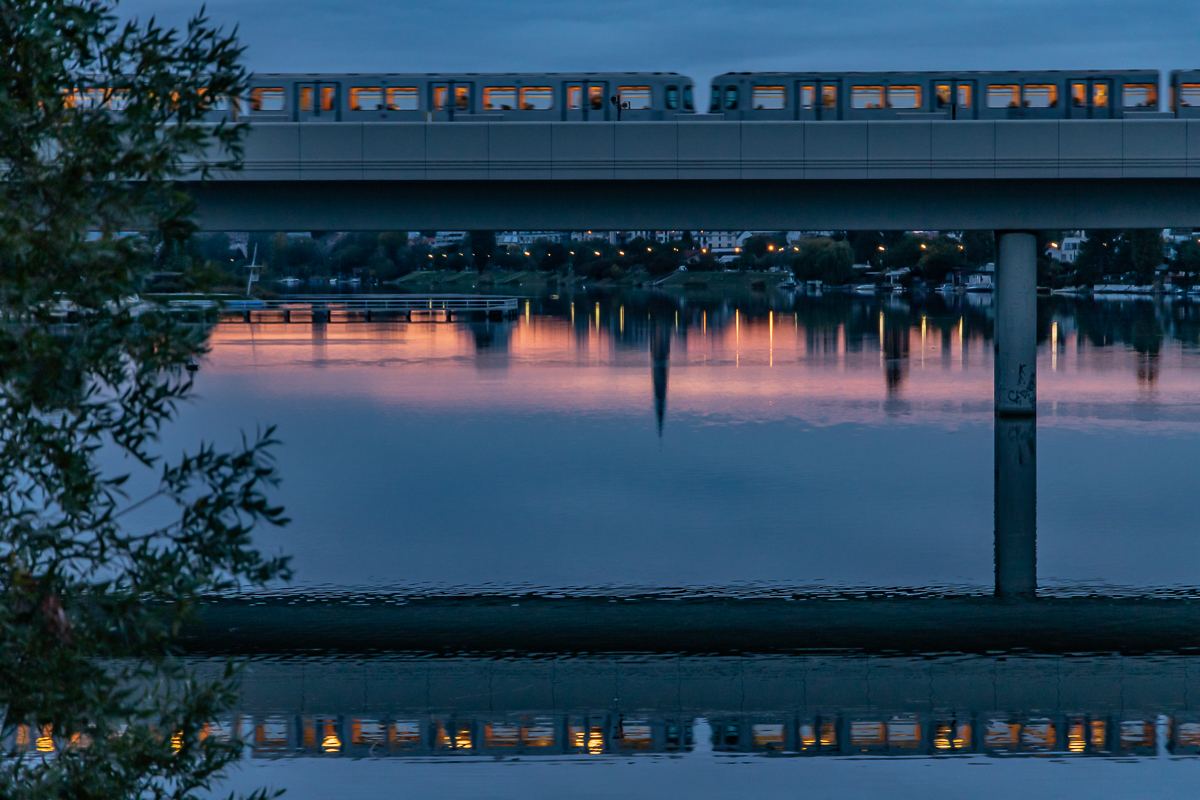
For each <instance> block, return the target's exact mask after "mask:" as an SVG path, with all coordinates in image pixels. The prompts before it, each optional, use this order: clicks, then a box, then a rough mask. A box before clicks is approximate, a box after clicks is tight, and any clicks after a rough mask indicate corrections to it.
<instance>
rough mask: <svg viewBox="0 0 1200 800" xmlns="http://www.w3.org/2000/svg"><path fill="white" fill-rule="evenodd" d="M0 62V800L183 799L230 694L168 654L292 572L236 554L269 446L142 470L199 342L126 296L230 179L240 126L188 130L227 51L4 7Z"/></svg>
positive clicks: (263, 514)
mask: <svg viewBox="0 0 1200 800" xmlns="http://www.w3.org/2000/svg"><path fill="white" fill-rule="evenodd" d="M0 46H2V47H3V49H4V55H5V58H4V59H3V60H2V61H0V74H2V75H3V81H2V83H0V85H2V86H3V87H4V89H3V90H0V163H3V164H4V165H5V175H4V180H3V181H2V182H0V311H2V313H3V317H4V320H5V324H4V325H3V326H0V713H2V715H3V717H2V719H0V751H2V752H0V797H4V798H6V799H7V800H45V799H46V798H59V797H62V798H93V797H94V798H101V797H104V798H141V797H158V798H191V797H197V796H199V795H200V794H201V793H207V792H208V790H209V789H210V788H212V786H213V783H214V781H216V780H218V779H219V777H220V776H221V774H222V771H223V770H224V769H225V768H226V767H227V766H228V765H229V764H231V763H232V762H233V761H235V760H236V759H237V758H238V755H239V752H240V749H241V744H240V743H239V742H238V741H237V739H236V737H234V736H229V735H225V734H223V733H222V732H220V731H218V730H217V729H215V728H214V727H213V725H212V723H213V721H214V720H215V719H216V717H217V715H218V714H221V713H223V712H224V711H226V710H228V709H229V708H230V706H231V704H232V703H233V702H234V700H235V698H236V688H237V686H236V680H235V677H236V676H235V673H234V672H233V671H232V669H231V670H230V671H227V673H226V675H225V677H224V678H221V679H216V680H211V679H207V678H203V677H201V676H200V675H198V674H197V673H196V672H194V671H193V670H192V669H190V668H189V667H187V666H186V664H184V663H183V662H182V661H181V659H180V658H179V657H178V655H177V650H176V637H177V635H178V631H179V629H180V626H181V625H182V624H184V623H186V622H188V621H189V620H192V619H194V614H195V611H196V609H197V607H198V604H199V603H200V602H201V601H202V600H203V598H204V597H205V596H207V595H209V594H210V593H213V592H221V591H227V590H230V589H232V588H234V587H236V586H246V585H262V584H265V583H267V582H269V581H272V580H275V579H277V578H280V577H286V576H287V575H288V574H289V573H288V568H287V562H286V559H282V558H270V557H264V556H263V555H262V554H261V553H259V552H258V551H256V550H255V549H254V548H253V547H252V545H251V535H252V532H253V531H255V530H256V528H258V527H259V526H262V525H281V524H283V523H285V522H286V520H285V519H284V517H283V512H282V510H281V509H280V508H278V507H276V506H274V505H272V504H271V502H270V501H269V499H268V492H269V490H270V489H271V487H272V486H273V485H274V484H275V483H276V474H275V469H274V466H273V462H272V460H271V449H272V447H273V446H274V444H275V438H274V435H273V431H272V430H271V429H267V430H265V431H261V432H259V433H258V434H257V435H256V436H253V437H250V438H249V439H244V440H243V444H242V446H240V447H237V448H234V449H232V450H228V451H226V450H222V449H219V448H217V447H215V446H214V445H212V444H203V443H201V444H199V445H198V447H197V449H195V450H194V451H192V452H190V453H187V454H185V455H183V456H181V457H180V458H179V459H178V460H176V461H173V462H167V461H164V460H162V459H161V458H159V457H158V456H157V455H156V453H155V443H156V442H157V438H158V435H159V432H160V431H161V430H162V429H163V428H164V427H165V426H167V425H169V424H170V423H171V421H172V420H173V419H174V418H175V415H176V409H177V407H178V405H179V404H180V403H181V402H184V401H186V400H187V399H188V398H189V397H190V395H191V391H192V378H191V375H190V372H189V370H188V369H187V367H188V366H189V365H190V364H192V363H193V359H202V357H203V355H204V352H205V342H204V335H203V332H202V331H201V330H199V329H198V328H197V327H195V326H189V325H187V324H184V323H183V322H181V321H179V320H177V319H176V318H174V317H173V316H172V315H170V314H169V313H167V312H166V310H165V309H163V308H159V307H154V306H147V305H145V304H141V303H135V302H134V301H133V300H132V298H133V296H134V295H135V293H136V291H137V289H138V288H139V284H140V281H141V279H142V277H143V275H144V273H145V272H146V271H147V270H150V269H154V268H157V267H159V266H161V264H162V263H163V261H164V260H165V259H166V258H169V257H170V255H171V253H172V252H175V248H178V247H181V246H185V245H187V243H188V242H189V241H190V240H191V237H192V234H193V233H194V232H195V227H194V225H193V224H192V222H191V220H190V214H191V210H192V201H191V199H190V197H189V195H188V194H187V193H186V192H185V191H183V190H182V189H181V188H180V184H179V183H177V181H179V180H180V179H188V180H194V179H202V178H204V177H205V176H207V175H208V174H209V172H210V171H211V169H212V168H214V167H218V168H236V167H237V166H238V163H239V161H240V159H241V140H242V136H243V134H244V128H243V127H242V126H239V125H230V124H221V125H217V126H215V127H209V126H206V125H201V124H200V123H201V122H202V121H203V120H204V118H205V115H206V114H207V113H208V112H209V111H210V110H212V109H213V108H214V106H215V105H216V104H217V103H219V102H221V101H222V99H223V98H228V97H237V96H241V95H242V94H244V92H245V89H246V73H245V71H244V69H243V68H242V66H241V65H240V56H241V48H240V47H239V45H238V43H237V41H236V39H235V38H234V37H233V36H231V35H228V34H226V33H224V32H222V31H221V30H219V29H215V28H213V27H212V26H210V24H209V23H208V21H207V19H205V18H204V17H203V16H198V17H196V18H194V19H192V20H191V21H190V22H189V23H188V25H187V27H186V29H185V30H183V31H174V30H168V29H166V28H163V27H161V26H159V25H158V24H157V23H154V22H153V21H152V22H150V23H147V24H138V23H136V22H128V23H123V22H119V21H118V20H117V18H116V16H115V14H114V5H113V3H112V2H111V0H7V2H6V3H4V4H3V5H2V6H0ZM214 156H215V158H216V160H209V159H213V158H214ZM131 230H143V231H145V230H149V231H150V232H151V233H150V235H149V236H148V237H146V238H141V237H131V236H125V235H123V233H122V232H126V231H131ZM148 241H152V242H156V243H157V245H153V246H152V245H149V244H148ZM114 455H120V456H124V458H123V459H120V458H118V459H114V458H112V456H114ZM102 456H103V457H102ZM114 462H117V463H121V462H123V463H126V464H131V465H133V466H132V467H130V469H131V470H132V471H134V472H135V473H141V475H140V477H141V478H142V479H145V480H149V481H151V482H153V483H154V484H155V488H153V489H152V490H151V491H150V493H149V494H147V495H144V496H129V495H127V494H126V492H127V491H131V488H130V487H132V486H134V485H136V481H129V480H127V478H128V477H129V476H128V475H127V474H124V473H120V472H113V467H112V465H113V463H114ZM135 509H136V510H138V513H137V514H133V513H130V512H133V511H134V510H135ZM151 512H152V513H151ZM151 520H152V521H151Z"/></svg>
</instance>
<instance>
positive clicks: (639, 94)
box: [617, 86, 650, 111]
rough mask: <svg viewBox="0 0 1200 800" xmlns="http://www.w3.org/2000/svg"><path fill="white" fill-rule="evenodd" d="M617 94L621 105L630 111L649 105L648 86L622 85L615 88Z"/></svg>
mask: <svg viewBox="0 0 1200 800" xmlns="http://www.w3.org/2000/svg"><path fill="white" fill-rule="evenodd" d="M617 96H618V97H619V98H620V102H621V106H622V107H623V108H627V109H630V110H631V111H638V110H641V109H645V108H649V107H650V87H649V86H622V87H621V88H619V89H617Z"/></svg>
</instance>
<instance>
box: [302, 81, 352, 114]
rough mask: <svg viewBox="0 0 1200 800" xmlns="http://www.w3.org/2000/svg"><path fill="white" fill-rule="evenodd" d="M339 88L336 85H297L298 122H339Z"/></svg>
mask: <svg viewBox="0 0 1200 800" xmlns="http://www.w3.org/2000/svg"><path fill="white" fill-rule="evenodd" d="M338 88H339V87H338V84H336V83H315V82H314V83H298V84H296V121H297V122H337V121H338V119H339V118H340V116H341V115H340V114H339V113H338V94H339V93H338Z"/></svg>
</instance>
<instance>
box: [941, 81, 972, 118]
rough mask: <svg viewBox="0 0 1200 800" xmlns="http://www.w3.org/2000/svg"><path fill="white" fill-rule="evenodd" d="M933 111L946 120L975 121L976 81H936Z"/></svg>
mask: <svg viewBox="0 0 1200 800" xmlns="http://www.w3.org/2000/svg"><path fill="white" fill-rule="evenodd" d="M933 111H934V112H935V113H939V114H945V115H946V117H945V118H946V119H975V117H976V114H975V81H956V80H950V79H944V80H940V81H938V80H935V81H934V82H933Z"/></svg>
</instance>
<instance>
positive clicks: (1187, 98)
mask: <svg viewBox="0 0 1200 800" xmlns="http://www.w3.org/2000/svg"><path fill="white" fill-rule="evenodd" d="M1179 105H1181V106H1183V107H1185V108H1189V107H1191V106H1200V83H1181V84H1179Z"/></svg>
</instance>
